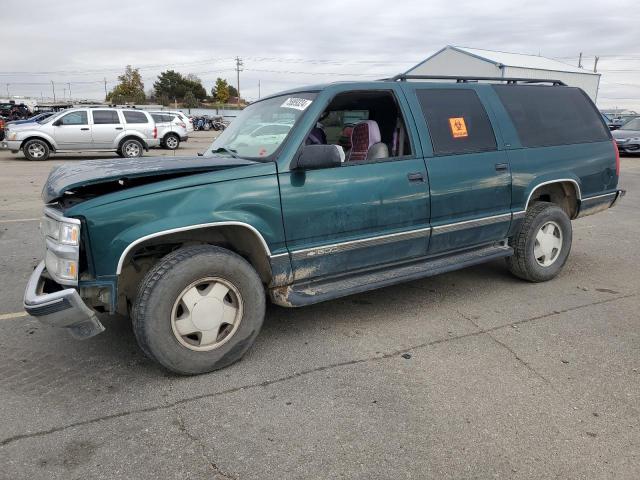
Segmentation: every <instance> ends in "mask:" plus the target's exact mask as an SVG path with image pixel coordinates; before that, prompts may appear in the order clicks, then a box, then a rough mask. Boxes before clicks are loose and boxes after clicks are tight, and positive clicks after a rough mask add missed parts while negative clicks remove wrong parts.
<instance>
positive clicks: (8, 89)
mask: <svg viewBox="0 0 640 480" xmlns="http://www.w3.org/2000/svg"><path fill="white" fill-rule="evenodd" d="M8 98H9V84H8V83H7V99H8Z"/></svg>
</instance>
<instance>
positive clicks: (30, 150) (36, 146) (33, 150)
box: [22, 139, 51, 161]
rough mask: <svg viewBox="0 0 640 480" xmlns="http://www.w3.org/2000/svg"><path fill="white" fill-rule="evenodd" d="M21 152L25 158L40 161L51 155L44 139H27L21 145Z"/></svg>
mask: <svg viewBox="0 0 640 480" xmlns="http://www.w3.org/2000/svg"><path fill="white" fill-rule="evenodd" d="M22 152H23V153H24V156H25V158H26V159H27V160H32V161H42V160H47V159H48V158H49V155H51V149H50V148H49V145H48V144H47V142H45V141H44V140H38V139H33V140H29V141H28V142H27V143H25V144H24V145H23V146H22Z"/></svg>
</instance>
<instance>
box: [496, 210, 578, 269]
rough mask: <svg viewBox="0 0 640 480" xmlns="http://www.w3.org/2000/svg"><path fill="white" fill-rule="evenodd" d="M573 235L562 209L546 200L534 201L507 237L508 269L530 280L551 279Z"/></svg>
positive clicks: (569, 246)
mask: <svg viewBox="0 0 640 480" xmlns="http://www.w3.org/2000/svg"><path fill="white" fill-rule="evenodd" d="M572 234H573V232H572V229H571V220H570V219H569V217H568V216H567V214H566V213H565V211H564V210H562V209H561V208H560V207H558V206H557V205H554V204H552V203H549V202H538V203H535V204H534V205H533V206H532V207H531V208H529V210H527V214H526V216H525V218H524V220H523V222H522V225H521V226H520V229H519V231H518V233H517V234H516V235H515V236H514V237H513V238H511V239H510V244H511V246H512V247H513V249H514V255H513V256H512V257H509V258H508V259H507V265H508V267H509V270H510V271H511V273H513V274H514V275H516V276H517V277H519V278H522V279H524V280H528V281H530V282H545V281H547V280H551V279H552V278H554V277H555V276H557V275H558V274H559V273H560V271H561V270H562V267H563V266H564V264H565V263H566V261H567V258H568V257H569V252H570V251H571V241H572Z"/></svg>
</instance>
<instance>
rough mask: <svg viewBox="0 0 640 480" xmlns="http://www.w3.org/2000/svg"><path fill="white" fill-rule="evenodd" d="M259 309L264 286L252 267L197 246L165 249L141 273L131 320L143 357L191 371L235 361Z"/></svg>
mask: <svg viewBox="0 0 640 480" xmlns="http://www.w3.org/2000/svg"><path fill="white" fill-rule="evenodd" d="M264 312H265V295H264V288H263V286H262V282H261V280H260V278H259V277H258V274H257V273H256V272H255V270H254V269H253V267H252V266H251V265H250V264H249V263H248V262H247V261H246V260H245V259H243V258H242V257H240V256H238V255H236V254H235V253H233V252H230V251H228V250H225V249H223V248H219V247H214V246H211V245H199V246H192V247H185V248H181V249H179V250H176V251H175V252H173V253H170V254H169V255H167V256H166V257H164V258H163V259H162V260H161V261H160V262H159V263H158V264H157V265H156V266H155V267H154V268H152V269H151V270H150V271H149V273H147V275H146V276H145V278H144V279H143V281H142V282H141V284H140V287H139V290H138V295H137V298H136V300H135V302H134V305H133V308H132V322H133V329H134V332H135V335H136V339H137V340H138V343H139V345H140V347H141V348H142V350H143V351H144V352H145V353H146V354H147V355H148V356H149V357H151V358H153V359H155V360H156V361H157V362H158V363H160V364H161V365H163V366H164V367H165V368H167V369H169V370H171V371H173V372H176V373H180V374H183V375H193V374H198V373H205V372H210V371H212V370H217V369H219V368H223V367H226V366H227V365H230V364H232V363H233V362H235V361H237V360H239V359H240V358H241V357H242V356H243V355H244V353H245V352H246V351H247V350H248V349H249V347H250V346H251V345H252V344H253V342H254V340H255V338H256V336H257V335H258V333H259V331H260V328H261V327H262V322H263V320H264Z"/></svg>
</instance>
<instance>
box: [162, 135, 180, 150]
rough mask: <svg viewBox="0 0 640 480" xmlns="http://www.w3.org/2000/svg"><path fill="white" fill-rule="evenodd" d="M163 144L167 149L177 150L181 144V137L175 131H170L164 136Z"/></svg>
mask: <svg viewBox="0 0 640 480" xmlns="http://www.w3.org/2000/svg"><path fill="white" fill-rule="evenodd" d="M162 145H163V146H164V148H166V149H167V150H175V149H177V148H178V147H179V146H180V137H178V136H177V135H175V134H173V133H170V134H168V135H167V136H165V137H164V140H163V141H162Z"/></svg>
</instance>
